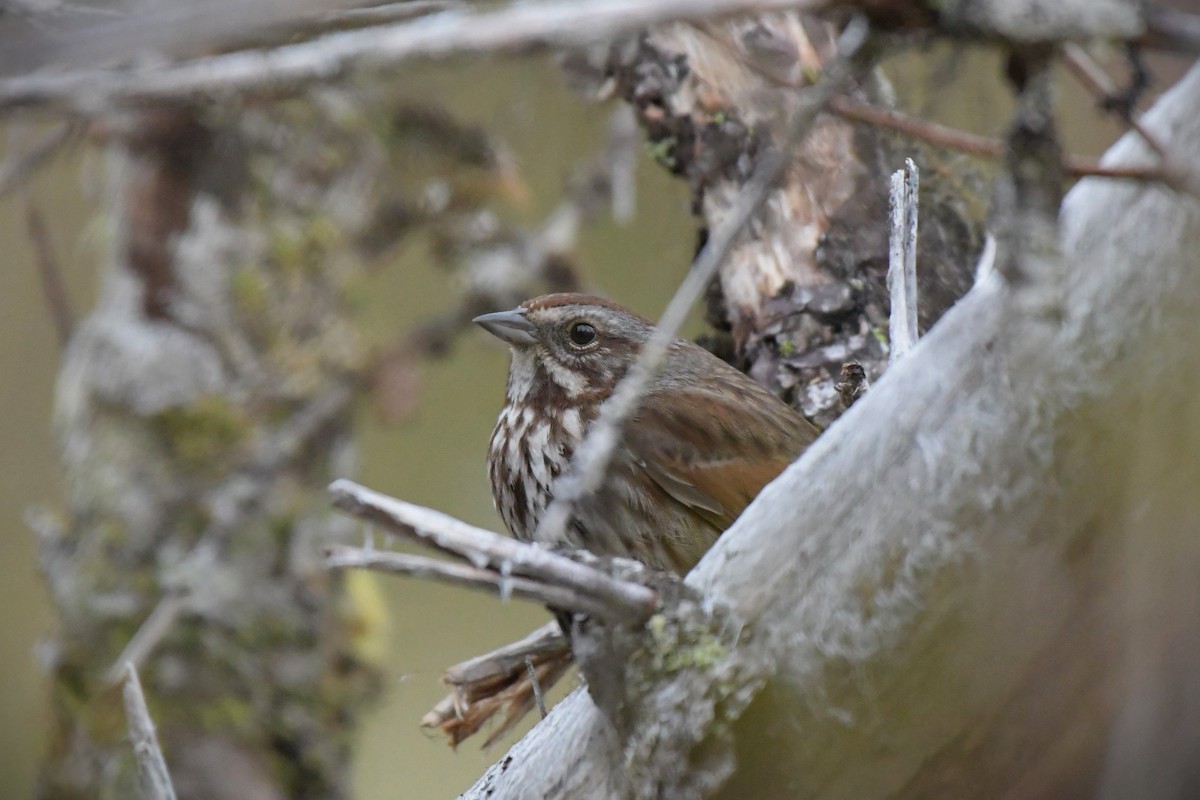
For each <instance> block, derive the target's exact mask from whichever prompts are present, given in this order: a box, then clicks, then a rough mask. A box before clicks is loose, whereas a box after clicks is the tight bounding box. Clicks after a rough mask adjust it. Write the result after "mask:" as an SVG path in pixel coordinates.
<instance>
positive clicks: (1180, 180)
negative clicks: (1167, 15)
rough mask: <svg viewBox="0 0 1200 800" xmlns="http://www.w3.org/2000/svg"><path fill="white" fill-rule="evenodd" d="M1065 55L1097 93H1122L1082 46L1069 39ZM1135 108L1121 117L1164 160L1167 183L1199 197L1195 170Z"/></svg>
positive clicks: (1162, 167)
mask: <svg viewBox="0 0 1200 800" xmlns="http://www.w3.org/2000/svg"><path fill="white" fill-rule="evenodd" d="M1063 55H1064V58H1065V60H1066V64H1067V68H1068V69H1069V70H1070V72H1071V74H1072V75H1074V76H1075V77H1076V78H1077V79H1078V80H1079V81H1080V82H1081V83H1083V84H1084V86H1086V87H1088V88H1089V89H1091V90H1092V91H1093V92H1095V93H1096V94H1099V95H1102V96H1104V97H1113V96H1115V95H1117V94H1118V93H1119V92H1120V90H1119V89H1118V88H1117V86H1116V84H1114V83H1113V81H1112V78H1110V77H1109V76H1108V73H1106V72H1105V71H1104V70H1103V69H1102V68H1101V67H1100V65H1099V64H1097V63H1096V60H1095V59H1094V58H1092V57H1091V55H1090V54H1089V53H1088V51H1087V50H1085V49H1084V48H1083V47H1082V46H1080V45H1078V44H1076V43H1074V42H1068V43H1067V44H1066V45H1065V46H1064V47H1063ZM1134 111H1135V110H1134V109H1129V113H1128V114H1126V113H1122V114H1121V115H1120V116H1121V117H1122V119H1124V121H1125V123H1126V124H1127V125H1128V126H1129V127H1130V128H1131V129H1132V130H1134V131H1136V132H1137V134H1138V136H1141V137H1142V141H1144V142H1145V143H1146V146H1148V147H1149V148H1150V149H1151V150H1153V151H1154V153H1155V155H1157V156H1158V158H1159V161H1160V162H1161V163H1160V166H1159V169H1160V171H1161V172H1163V174H1164V175H1165V176H1166V177H1165V178H1164V183H1166V184H1167V185H1168V186H1171V187H1172V188H1175V189H1178V190H1180V191H1186V192H1188V193H1189V194H1191V195H1194V196H1200V179H1197V177H1196V174H1195V172H1194V171H1193V170H1191V169H1189V168H1188V165H1186V164H1183V163H1181V162H1180V161H1179V159H1177V158H1173V157H1172V156H1171V152H1170V150H1169V149H1168V148H1167V147H1166V145H1164V144H1163V143H1162V140H1161V139H1160V138H1159V137H1158V136H1157V135H1156V134H1155V133H1154V132H1153V131H1151V130H1150V129H1149V128H1148V127H1146V125H1144V124H1143V123H1142V121H1141V119H1140V118H1139V117H1138V116H1137V115H1136V114H1135V113H1134Z"/></svg>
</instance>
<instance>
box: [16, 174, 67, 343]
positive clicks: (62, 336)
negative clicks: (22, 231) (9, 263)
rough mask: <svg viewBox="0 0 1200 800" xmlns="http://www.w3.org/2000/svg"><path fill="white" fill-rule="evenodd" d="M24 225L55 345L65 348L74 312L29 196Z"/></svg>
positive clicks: (42, 225) (43, 222)
mask: <svg viewBox="0 0 1200 800" xmlns="http://www.w3.org/2000/svg"><path fill="white" fill-rule="evenodd" d="M25 227H26V229H27V230H28V231H29V241H30V243H31V244H32V245H33V260H34V262H35V263H36V264H37V268H38V277H39V278H40V279H41V283H42V296H43V297H44V298H45V299H46V308H48V309H49V310H50V318H51V319H52V320H53V321H54V330H55V332H57V334H58V343H59V345H60V346H62V347H66V346H67V342H69V341H71V332H72V331H73V330H74V329H75V314H74V313H73V312H72V310H71V300H70V298H69V297H68V296H67V285H66V283H65V282H64V281H63V276H62V269H61V267H60V266H59V263H58V259H56V258H55V257H54V248H53V247H51V245H50V235H49V233H48V232H47V231H46V223H45V221H44V220H43V219H42V214H41V212H40V211H38V209H37V206H35V205H34V204H33V201H31V200H30V199H29V198H26V199H25Z"/></svg>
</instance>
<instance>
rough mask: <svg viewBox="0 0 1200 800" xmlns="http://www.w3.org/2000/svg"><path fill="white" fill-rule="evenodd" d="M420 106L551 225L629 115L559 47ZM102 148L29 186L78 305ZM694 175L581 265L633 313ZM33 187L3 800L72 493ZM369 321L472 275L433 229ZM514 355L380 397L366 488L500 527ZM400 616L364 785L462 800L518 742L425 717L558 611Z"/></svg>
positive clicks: (470, 355) (948, 105)
mask: <svg viewBox="0 0 1200 800" xmlns="http://www.w3.org/2000/svg"><path fill="white" fill-rule="evenodd" d="M900 72H901V73H902V74H904V75H905V76H906V77H905V79H904V81H902V83H904V84H908V85H911V86H914V87H921V88H922V90H923V92H925V93H926V94H925V97H937V98H938V101H937V103H936V104H933V103H930V102H927V101H925V100H924V99H922V97H921V96H920V95H916V94H915V93H914V95H913V96H912V97H910V101H909V104H908V105H909V106H910V107H911V108H913V109H915V110H916V111H919V112H924V113H932V114H935V115H937V116H938V117H940V118H941V119H942V120H944V121H947V122H949V123H951V124H955V125H959V126H962V127H966V128H968V129H971V130H974V131H978V132H983V133H989V134H996V133H998V132H999V131H1000V130H1001V128H1002V125H1003V122H1004V120H1005V118H1006V114H1007V112H1008V109H1009V108H1010V104H1009V101H1008V95H1007V91H1006V90H1005V89H1004V88H1003V86H1002V85H1000V83H999V82H998V80H997V78H996V75H997V73H998V63H997V59H996V58H995V57H994V56H993V55H989V54H972V55H963V54H955V53H948V52H945V51H942V52H939V53H938V54H936V55H933V56H913V57H909V58H906V59H905V63H904V64H903V65H902V69H901V70H900ZM396 80H397V81H401V82H402V83H401V84H400V85H401V86H403V88H404V91H405V92H406V93H410V94H411V97H412V99H413V100H415V101H422V102H440V103H444V104H445V105H446V106H447V107H448V108H449V109H451V111H452V112H453V113H454V114H455V115H456V116H457V117H458V118H459V119H460V120H462V121H465V122H473V123H477V124H480V125H483V126H485V127H486V128H487V129H488V130H489V131H490V132H491V133H492V134H493V135H495V136H497V137H499V138H500V139H502V140H503V141H504V142H506V143H507V145H508V146H509V147H510V148H511V149H512V152H513V154H514V156H515V157H516V161H517V164H518V168H519V171H520V174H521V175H522V177H523V178H524V180H525V181H526V182H527V183H528V185H529V187H530V188H531V190H532V199H531V201H530V202H529V204H528V206H527V207H523V208H510V209H506V210H505V211H504V213H505V216H506V217H507V218H509V219H514V220H519V221H525V222H527V223H529V224H537V223H538V222H539V221H540V220H542V219H543V218H544V217H545V215H546V214H547V213H548V212H549V211H550V210H552V209H553V208H554V207H555V206H556V205H557V203H558V202H559V200H560V198H561V196H562V189H563V187H564V185H565V183H566V181H567V179H568V176H569V175H570V173H571V170H572V169H573V168H575V167H576V166H578V165H579V164H580V163H581V162H582V161H583V160H584V159H587V158H589V157H591V155H592V154H593V153H595V152H596V151H597V150H598V149H599V148H600V147H601V146H602V144H603V141H604V135H605V130H606V125H607V119H608V114H609V113H610V108H609V107H606V108H596V107H589V106H587V105H585V104H584V103H583V102H581V101H580V100H579V99H578V98H577V97H576V96H575V95H573V94H572V93H571V92H570V91H569V90H568V89H567V88H566V86H565V83H564V81H563V79H562V77H561V75H560V73H559V72H558V70H557V68H556V67H555V66H554V64H553V63H552V61H551V60H550V59H549V58H541V57H539V58H534V59H525V60H515V61H492V60H482V61H473V62H452V63H442V64H433V65H426V66H422V67H419V68H414V69H407V70H405V71H404V72H403V73H400V74H398V75H397V76H396ZM1064 86H1067V87H1069V88H1070V96H1071V98H1072V99H1071V100H1070V104H1069V105H1068V107H1067V108H1066V110H1065V113H1064V126H1063V127H1064V135H1065V138H1066V139H1067V141H1068V143H1069V145H1070V147H1071V149H1072V150H1073V151H1075V152H1085V153H1087V152H1091V153H1095V152H1097V151H1098V150H1100V149H1101V148H1102V147H1103V146H1104V144H1105V143H1106V142H1107V141H1109V140H1111V138H1112V136H1113V132H1114V130H1115V128H1114V127H1113V126H1112V125H1111V124H1110V123H1108V122H1102V121H1100V120H1099V119H1098V117H1097V116H1096V115H1095V114H1094V113H1093V111H1092V110H1091V101H1090V100H1089V99H1087V98H1085V97H1081V96H1079V95H1078V93H1077V92H1076V90H1075V89H1074V86H1073V85H1072V84H1070V83H1069V82H1067V81H1064ZM44 131H45V128H44V127H39V126H38V125H37V124H35V123H21V124H20V125H18V126H12V127H11V128H10V131H9V134H8V137H7V139H0V148H2V149H3V151H6V152H10V153H11V152H19V151H21V150H22V149H23V148H24V147H26V146H28V145H30V144H32V143H33V142H34V141H36V140H37V137H38V136H39V134H42V133H44ZM104 177H105V175H104V163H103V155H102V154H100V153H98V152H97V151H95V150H88V149H86V148H85V149H81V150H77V151H76V152H75V153H74V154H72V155H71V156H69V157H67V158H64V159H62V160H60V161H59V162H56V163H55V164H54V165H52V167H51V168H49V169H48V170H47V171H45V172H44V173H43V174H42V175H41V176H39V177H38V179H37V180H36V181H34V182H33V183H32V184H31V185H30V197H31V198H32V199H33V200H34V201H35V202H36V204H37V206H38V208H39V209H41V211H42V212H43V214H44V215H45V216H46V218H47V220H48V223H49V226H50V229H51V237H52V242H53V246H54V251H55V253H56V256H57V259H58V261H59V262H60V263H61V265H62V267H63V271H64V273H65V276H66V278H67V282H68V286H69V290H70V295H71V300H72V302H73V304H74V306H75V309H76V312H77V314H78V315H79V316H82V315H83V313H84V312H86V310H87V308H88V306H89V304H90V303H91V302H92V298H93V295H94V292H95V287H96V284H97V277H96V274H95V271H96V268H97V265H98V263H99V262H100V261H101V260H102V251H103V246H104V245H103V237H102V235H101V234H100V226H99V224H98V217H97V211H96V209H97V207H98V202H99V200H100V196H101V192H102V191H103V187H104ZM689 203H690V198H689V196H688V193H687V189H686V186H685V185H684V184H683V183H682V182H681V181H678V180H675V179H673V178H671V177H670V176H669V175H667V174H666V173H665V171H664V170H662V169H661V168H659V167H658V166H657V165H655V164H654V163H653V161H652V159H651V158H650V157H649V156H643V157H642V158H641V159H640V161H639V169H638V214H637V218H636V220H635V221H634V222H633V223H631V224H630V225H628V226H626V227H620V226H617V225H616V224H615V223H613V222H612V221H611V220H609V219H604V220H601V221H600V222H598V223H597V224H596V225H594V226H593V227H591V228H589V229H587V230H586V231H585V233H584V234H583V236H582V240H581V242H580V247H579V249H578V251H577V262H578V264H579V265H580V267H581V269H582V271H583V273H584V276H585V279H586V280H587V281H588V283H589V284H590V285H591V286H593V287H594V288H596V289H597V290H599V291H602V292H604V293H605V294H607V295H608V296H610V297H612V298H614V299H616V300H618V301H620V302H623V303H625V304H627V305H630V306H632V307H633V308H634V309H636V310H638V311H640V312H642V313H644V314H647V315H648V316H651V317H654V316H657V315H658V313H659V312H660V310H661V308H662V307H663V305H664V304H665V302H666V300H667V298H668V297H669V296H670V292H671V291H672V290H673V288H674V287H675V285H676V284H677V282H678V281H679V279H680V278H681V276H682V275H683V274H684V271H685V270H686V268H687V265H688V263H689V260H690V258H691V255H692V250H693V246H694V242H695V237H696V233H695V228H696V224H695V222H694V221H693V220H692V219H691V218H690V216H689V212H688V208H689ZM24 208H25V207H24V203H23V201H22V200H21V198H20V196H19V194H17V195H10V196H9V197H6V198H2V199H0V242H2V243H3V251H2V252H3V253H4V257H3V266H2V267H0V541H2V545H3V550H2V552H3V556H2V558H0V609H2V613H0V675H2V676H3V681H2V682H0V720H2V721H3V722H2V724H0V797H5V798H20V797H28V796H30V795H31V792H32V787H33V785H34V779H35V775H36V769H37V761H38V756H39V752H40V749H41V747H42V744H43V738H44V735H45V733H46V730H47V724H46V714H47V702H46V685H45V681H44V678H43V676H42V673H41V671H40V670H39V668H38V666H37V658H36V651H37V646H38V642H39V638H40V637H42V636H43V634H45V633H46V632H47V631H49V630H51V629H52V628H53V625H54V616H53V613H52V610H51V608H50V607H49V604H48V600H47V595H46V592H45V591H44V588H43V586H42V584H41V581H40V576H39V574H38V572H37V567H36V549H35V542H34V539H33V537H32V535H31V534H30V533H29V531H28V529H27V528H26V527H25V525H24V523H23V522H22V515H23V514H24V513H25V511H26V510H27V509H29V508H30V507H33V506H37V505H43V506H47V507H50V508H55V507H58V506H59V504H60V503H61V499H62V487H61V484H60V475H59V472H58V469H57V466H56V453H57V450H56V446H55V442H54V439H53V435H52V430H51V413H52V407H53V402H54V400H53V398H54V382H55V376H56V372H57V369H58V359H59V346H58V343H57V341H56V337H55V333H54V329H53V326H52V324H51V321H50V317H49V315H48V313H47V311H46V309H45V305H44V303H43V301H42V297H41V292H40V289H39V284H38V277H37V271H36V267H35V265H34V261H33V259H32V254H31V252H30V248H29V244H28V239H27V235H26V231H25V222H24ZM374 280H375V284H374V286H373V289H374V291H373V292H372V296H371V299H370V300H369V307H368V311H367V314H368V318H369V334H370V336H371V338H373V339H375V340H377V341H379V342H386V341H388V340H389V339H390V338H392V337H394V336H397V335H399V334H401V333H402V332H404V331H405V330H407V329H409V328H410V327H411V326H412V325H414V324H416V323H418V322H420V321H421V320H423V319H425V318H427V317H429V316H430V315H432V314H434V313H436V312H437V311H439V310H441V309H444V308H447V307H449V305H450V304H451V303H453V302H454V291H453V278H452V276H451V275H450V274H448V273H445V272H441V271H438V270H435V269H432V268H431V267H430V266H429V265H428V260H427V259H426V258H425V252H424V246H423V245H422V244H421V243H420V241H418V240H414V241H413V242H412V243H411V244H409V245H407V246H405V247H403V248H401V249H400V252H398V253H397V255H396V257H395V259H394V261H393V262H392V263H391V264H389V265H388V266H387V267H386V268H385V269H383V270H381V271H380V272H379V273H378V275H377V276H376V277H375V278H374ZM506 367H507V355H506V353H505V351H504V349H503V348H502V347H500V346H498V344H497V343H496V342H493V341H488V340H487V337H486V336H484V335H483V334H482V333H475V332H472V333H471V334H470V335H468V336H467V337H465V338H464V339H463V340H462V341H461V342H460V344H459V346H458V347H457V348H456V349H455V351H454V352H453V354H452V355H451V356H450V357H449V358H448V359H446V360H444V361H439V362H434V363H430V364H427V365H426V366H425V367H424V368H423V377H424V386H423V390H422V391H423V394H422V402H421V405H420V408H419V410H418V411H417V412H416V413H415V414H414V415H413V416H412V417H411V418H410V419H408V420H406V421H405V422H404V423H403V424H400V425H398V426H394V427H384V426H383V425H381V424H380V422H379V421H378V419H377V418H376V417H375V416H374V414H373V413H372V411H371V409H370V407H369V405H368V404H365V403H364V405H363V407H362V408H361V409H360V410H359V413H358V423H359V426H360V428H359V430H360V442H361V470H360V473H359V475H358V476H357V477H358V479H359V480H361V481H363V482H365V483H366V484H368V485H370V486H372V487H374V488H377V489H380V490H383V491H387V492H389V493H392V494H395V495H397V496H400V497H403V498H405V499H407V500H410V501H413V502H416V503H421V504H425V505H430V506H434V507H437V508H439V509H443V510H445V511H447V512H449V513H451V514H453V515H455V516H458V517H461V518H463V519H465V520H467V521H470V522H473V523H477V524H480V525H483V526H487V527H490V528H493V529H497V528H498V526H499V521H498V519H497V518H496V516H495V514H494V512H493V511H492V508H491V497H490V494H489V492H488V488H487V485H486V480H485V475H484V466H483V464H484V456H485V452H486V443H487V438H488V435H489V433H490V431H491V428H492V425H493V422H494V419H495V414H496V412H497V410H498V408H499V405H500V402H501V400H502V396H503V385H504V375H505V371H506ZM378 582H379V585H380V586H381V587H382V589H383V593H384V599H385V601H386V606H387V609H388V613H387V620H388V624H387V625H386V628H387V630H386V631H383V630H381V631H380V633H381V635H382V634H385V633H386V635H387V637H388V638H387V648H388V649H387V652H388V654H389V656H388V663H389V668H388V677H387V682H386V690H385V694H384V695H383V697H382V698H381V700H380V702H379V703H378V704H377V706H376V707H375V708H374V709H373V710H372V711H371V712H370V714H369V715H368V718H367V720H366V724H365V725H364V727H363V729H362V733H361V738H360V746H359V756H358V760H357V765H356V770H355V774H356V789H357V791H356V795H357V796H358V797H360V798H366V799H369V800H375V799H376V798H399V797H405V798H425V797H445V796H453V795H454V794H456V793H457V792H459V791H461V790H463V789H464V788H465V787H466V786H468V785H469V784H470V783H471V782H472V780H473V779H474V778H475V777H477V776H478V775H479V774H480V773H481V772H482V771H483V770H484V769H485V768H486V766H487V765H489V764H490V763H492V761H494V760H495V759H496V758H497V757H499V755H500V754H501V753H502V752H503V749H504V748H505V747H507V746H508V745H509V744H511V742H512V741H514V740H515V738H513V737H510V739H509V740H508V741H506V742H503V743H501V744H500V745H499V746H498V748H496V750H495V751H493V752H490V753H483V752H480V750H479V745H478V744H476V743H474V742H468V743H466V744H465V745H464V746H463V747H462V748H461V749H460V750H459V751H458V752H453V751H451V750H450V749H449V748H448V747H447V746H446V744H445V743H444V742H443V741H440V740H438V739H436V738H433V737H430V736H428V735H426V734H424V733H422V732H421V731H420V730H419V729H418V727H417V721H418V719H419V718H420V716H421V715H422V714H423V713H424V712H425V711H426V710H427V709H428V708H429V707H430V706H431V705H432V704H433V703H434V702H435V701H436V700H437V699H439V698H440V697H441V695H442V693H443V692H442V687H441V685H440V683H439V675H440V673H441V670H442V669H443V668H444V667H445V666H447V665H449V664H451V663H454V662H456V661H459V660H462V659H463V658H466V657H469V656H472V655H475V654H477V653H479V652H482V651H483V650H486V649H489V648H491V647H494V646H497V645H500V644H503V643H506V642H507V641H509V640H511V639H513V638H516V637H518V636H521V635H524V634H525V633H527V632H528V631H529V630H530V629H532V628H533V627H535V626H536V625H538V624H541V623H542V622H543V621H545V619H546V614H545V612H544V611H543V610H542V609H540V608H538V607H535V606H529V605H525V604H521V603H516V602H513V603H501V602H499V601H498V600H496V599H494V598H491V597H487V596H485V595H482V594H474V593H470V592H467V591H464V590H461V589H450V588H446V587H442V586H437V585H432V584H428V583H418V582H409V581H404V580H401V579H389V578H380V579H379V581H378Z"/></svg>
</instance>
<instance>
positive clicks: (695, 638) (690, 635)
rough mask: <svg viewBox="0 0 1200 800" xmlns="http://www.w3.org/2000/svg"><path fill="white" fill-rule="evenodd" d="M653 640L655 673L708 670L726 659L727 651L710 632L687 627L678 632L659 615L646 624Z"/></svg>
mask: <svg viewBox="0 0 1200 800" xmlns="http://www.w3.org/2000/svg"><path fill="white" fill-rule="evenodd" d="M646 628H647V630H649V631H650V636H651V638H653V640H654V653H653V659H654V662H653V666H654V668H655V670H656V671H657V672H659V673H660V674H662V673H672V672H680V671H682V670H685V669H700V670H707V669H709V668H710V667H712V666H713V665H714V664H717V663H719V662H721V661H723V660H724V659H726V658H728V657H729V651H728V649H727V648H726V647H725V645H724V644H722V643H721V640H720V639H718V638H717V637H716V636H715V635H713V633H712V632H711V631H708V630H702V629H694V628H689V629H685V630H683V631H680V630H679V629H677V628H674V627H671V626H668V625H667V620H666V618H664V617H663V616H662V615H661V614H655V615H654V616H653V617H651V618H650V620H649V622H647V623H646Z"/></svg>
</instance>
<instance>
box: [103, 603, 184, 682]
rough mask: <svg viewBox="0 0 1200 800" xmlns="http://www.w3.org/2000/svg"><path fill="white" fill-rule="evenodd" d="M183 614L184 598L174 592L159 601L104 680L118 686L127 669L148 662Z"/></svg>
mask: <svg viewBox="0 0 1200 800" xmlns="http://www.w3.org/2000/svg"><path fill="white" fill-rule="evenodd" d="M182 612H183V598H182V597H180V596H179V595H178V594H177V593H175V592H172V593H170V594H167V595H165V596H164V597H163V598H162V599H161V600H159V601H158V604H157V605H156V606H155V607H154V610H153V611H151V612H150V616H148V617H146V619H145V621H144V622H143V623H142V624H141V625H140V626H139V627H138V629H137V631H135V632H134V634H133V636H132V637H130V639H129V642H128V643H127V644H126V645H125V647H124V649H122V650H121V654H120V655H119V656H117V659H116V661H114V662H113V665H112V666H111V667H109V668H108V671H107V672H105V673H104V680H105V681H107V682H108V683H109V684H116V683H117V682H119V681H120V680H121V678H122V675H123V673H124V671H125V669H126V668H127V667H129V668H133V669H137V667H138V665H140V664H141V663H142V662H143V661H145V660H146V656H148V655H150V653H151V652H153V651H154V648H155V647H157V646H158V643H159V642H161V641H162V640H163V637H165V636H166V635H167V633H168V632H169V631H170V630H171V626H173V625H174V624H175V621H176V620H178V619H179V615H180V614H181V613H182Z"/></svg>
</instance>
